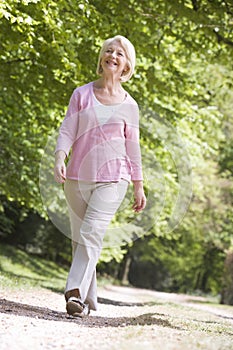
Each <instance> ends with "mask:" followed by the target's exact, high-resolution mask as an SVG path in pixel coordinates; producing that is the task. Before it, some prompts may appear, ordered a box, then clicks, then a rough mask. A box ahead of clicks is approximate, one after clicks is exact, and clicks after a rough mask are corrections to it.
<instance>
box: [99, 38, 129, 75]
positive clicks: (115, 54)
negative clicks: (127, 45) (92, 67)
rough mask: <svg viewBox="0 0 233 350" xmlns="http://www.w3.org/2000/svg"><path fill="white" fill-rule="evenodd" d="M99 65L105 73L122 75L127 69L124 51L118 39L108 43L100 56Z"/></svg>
mask: <svg viewBox="0 0 233 350" xmlns="http://www.w3.org/2000/svg"><path fill="white" fill-rule="evenodd" d="M101 66H102V68H103V71H104V73H105V74H108V73H110V72H111V74H112V73H115V74H119V76H121V75H122V73H123V71H125V70H127V69H128V66H127V57H126V54H125V51H124V49H123V47H122V46H121V44H120V43H119V42H118V41H113V42H112V43H111V44H109V45H108V46H107V48H106V50H105V52H104V54H103V56H102V59H101Z"/></svg>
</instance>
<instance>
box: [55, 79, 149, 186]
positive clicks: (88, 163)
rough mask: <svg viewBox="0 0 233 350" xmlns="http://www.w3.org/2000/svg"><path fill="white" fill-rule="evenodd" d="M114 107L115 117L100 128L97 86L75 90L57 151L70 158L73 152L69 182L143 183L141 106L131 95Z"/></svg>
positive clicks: (89, 84) (85, 86)
mask: <svg viewBox="0 0 233 350" xmlns="http://www.w3.org/2000/svg"><path fill="white" fill-rule="evenodd" d="M112 107H113V110H112V115H111V116H110V118H109V119H108V121H107V122H106V123H105V124H103V125H100V124H99V122H98V119H97V117H96V113H95V111H96V108H98V104H97V103H96V98H95V95H94V90H93V82H91V83H88V84H86V85H84V86H81V87H79V88H76V89H75V90H74V92H73V94H72V96H71V99H70V103H69V107H68V110H67V113H66V116H65V118H64V120H63V122H62V125H61V127H60V130H59V136H58V139H57V145H56V150H55V152H57V151H59V150H63V151H64V152H65V153H66V155H67V156H68V154H69V152H70V149H71V148H72V152H71V156H70V159H69V162H68V165H67V178H68V179H73V180H82V181H93V182H110V181H119V180H120V179H121V178H123V179H126V180H128V181H130V180H142V179H143V176H142V165H141V152H140V146H139V110H138V105H137V103H136V101H135V100H134V99H133V98H132V97H131V96H130V95H129V94H127V97H126V99H125V101H124V102H123V103H122V104H119V105H115V106H114V105H113V106H112Z"/></svg>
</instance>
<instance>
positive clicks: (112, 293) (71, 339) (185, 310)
mask: <svg viewBox="0 0 233 350" xmlns="http://www.w3.org/2000/svg"><path fill="white" fill-rule="evenodd" d="M0 297H1V299H0V324H1V328H0V348H1V350H6V349H7V350H24V349H25V350H28V349H30V348H32V349H35V350H37V349H38V350H42V349H43V350H49V349H65V350H77V349H81V350H87V349H92V350H93V349H94V350H95V349H96V350H97V349H98V350H116V349H117V350H128V349H130V350H139V349H140V350H141V349H142V350H152V349H153V350H154V349H159V350H189V349H191V350H193V349H203V350H220V349H221V350H231V349H233V307H229V306H228V307H226V306H223V305H216V306H215V307H213V306H211V304H206V299H204V298H198V297H190V296H185V295H178V294H170V293H169V294H168V293H159V292H155V291H148V290H143V289H135V288H129V287H118V286H107V287H105V288H99V309H98V311H96V312H92V313H91V315H90V316H89V317H87V318H85V319H80V318H73V317H69V316H68V315H67V314H66V312H65V303H64V297H63V295H62V294H58V293H54V292H52V291H49V290H46V289H39V290H36V289H31V290H29V291H24V290H19V291H17V293H15V292H14V293H13V292H12V293H10V292H7V291H6V290H2V291H1V290H0Z"/></svg>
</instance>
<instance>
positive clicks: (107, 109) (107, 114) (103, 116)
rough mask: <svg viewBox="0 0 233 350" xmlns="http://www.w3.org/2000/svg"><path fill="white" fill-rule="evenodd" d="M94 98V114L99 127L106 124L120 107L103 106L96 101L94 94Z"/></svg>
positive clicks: (116, 105) (117, 105)
mask: <svg viewBox="0 0 233 350" xmlns="http://www.w3.org/2000/svg"><path fill="white" fill-rule="evenodd" d="M93 96H94V101H95V107H94V109H95V114H96V117H97V119H98V122H99V124H100V125H104V124H105V123H107V121H108V120H109V119H110V118H111V117H112V116H113V114H114V113H115V112H116V111H117V109H118V107H120V105H121V104H120V103H119V104H115V105H104V104H102V103H101V102H100V101H98V100H97V98H96V96H95V94H93Z"/></svg>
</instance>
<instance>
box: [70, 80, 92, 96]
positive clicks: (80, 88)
mask: <svg viewBox="0 0 233 350" xmlns="http://www.w3.org/2000/svg"><path fill="white" fill-rule="evenodd" d="M92 86H93V82H92V81H91V82H89V83H87V84H84V85H81V86H77V87H76V88H75V89H74V91H73V93H74V94H84V93H90V92H91V91H92Z"/></svg>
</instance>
